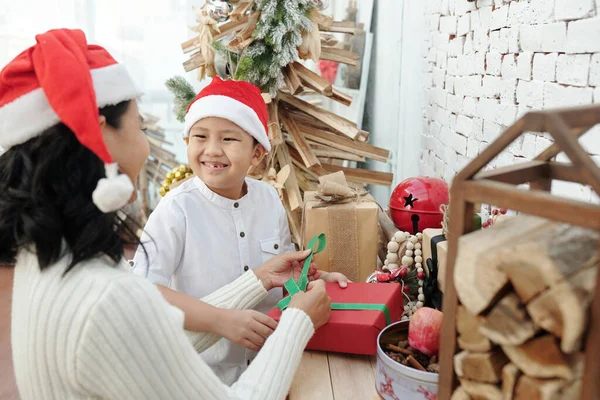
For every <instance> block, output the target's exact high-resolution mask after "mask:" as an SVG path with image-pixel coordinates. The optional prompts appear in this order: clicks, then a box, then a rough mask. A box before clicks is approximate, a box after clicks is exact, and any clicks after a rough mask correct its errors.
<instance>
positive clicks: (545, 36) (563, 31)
mask: <svg viewBox="0 0 600 400" xmlns="http://www.w3.org/2000/svg"><path fill="white" fill-rule="evenodd" d="M598 32H600V29H599V31H598ZM566 45H567V24H566V23H564V22H557V23H554V24H546V25H542V49H541V50H542V51H543V52H544V53H551V52H554V51H556V52H561V51H564V50H565V46H566Z"/></svg>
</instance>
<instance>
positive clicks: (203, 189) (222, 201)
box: [193, 176, 252, 209]
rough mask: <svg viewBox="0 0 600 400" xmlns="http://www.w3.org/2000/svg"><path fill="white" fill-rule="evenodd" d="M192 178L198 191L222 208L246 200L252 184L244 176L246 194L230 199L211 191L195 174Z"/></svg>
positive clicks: (242, 202)
mask: <svg viewBox="0 0 600 400" xmlns="http://www.w3.org/2000/svg"><path fill="white" fill-rule="evenodd" d="M193 179H194V184H195V185H196V187H197V188H198V190H200V193H201V194H202V195H203V196H204V197H206V198H207V199H208V200H209V201H210V202H211V203H214V204H216V205H218V206H219V207H223V208H227V209H230V208H233V207H234V204H235V203H238V204H244V203H245V202H247V201H248V197H249V196H248V195H249V193H250V190H252V189H251V187H252V184H251V183H250V182H249V179H248V178H247V177H246V178H245V182H246V187H247V192H246V194H245V195H244V196H243V197H242V198H241V199H238V200H232V199H228V198H226V197H223V196H221V195H218V194H216V193H215V192H213V191H212V190H210V188H209V187H208V186H206V184H205V183H204V182H203V181H202V180H201V179H200V178H199V177H197V176H196V177H194V178H193Z"/></svg>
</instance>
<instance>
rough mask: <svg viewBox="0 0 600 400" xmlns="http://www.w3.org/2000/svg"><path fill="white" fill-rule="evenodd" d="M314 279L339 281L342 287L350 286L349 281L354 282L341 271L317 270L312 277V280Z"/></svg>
mask: <svg viewBox="0 0 600 400" xmlns="http://www.w3.org/2000/svg"><path fill="white" fill-rule="evenodd" d="M313 279H322V280H324V281H325V282H337V283H338V284H339V285H340V287H341V288H345V287H348V282H352V281H351V280H350V279H348V278H347V277H346V275H344V274H342V273H341V272H326V271H317V272H315V273H314V275H312V276H311V277H310V280H313Z"/></svg>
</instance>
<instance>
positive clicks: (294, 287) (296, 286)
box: [276, 233, 391, 325]
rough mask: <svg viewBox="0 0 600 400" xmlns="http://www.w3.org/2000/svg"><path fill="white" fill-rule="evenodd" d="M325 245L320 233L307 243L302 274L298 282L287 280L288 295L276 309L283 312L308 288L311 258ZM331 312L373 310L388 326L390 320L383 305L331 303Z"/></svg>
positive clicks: (323, 237)
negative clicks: (306, 255)
mask: <svg viewBox="0 0 600 400" xmlns="http://www.w3.org/2000/svg"><path fill="white" fill-rule="evenodd" d="M326 244H327V240H326V238H325V234H323V233H321V234H320V235H317V236H315V237H313V238H312V239H310V241H309V242H308V246H307V249H308V250H310V254H309V255H308V257H306V259H305V260H304V265H303V266H302V272H301V273H300V277H299V278H298V281H295V280H294V279H293V278H292V279H290V280H288V281H287V282H286V283H285V284H284V285H283V286H284V287H285V289H286V290H287V291H288V293H289V294H290V295H289V296H287V297H285V298H283V299H281V300H280V301H279V302H278V303H277V305H276V307H277V308H279V309H280V310H281V311H283V310H285V309H286V308H287V306H288V305H289V304H290V301H291V300H292V296H294V295H295V294H296V293H299V292H305V291H306V287H307V286H308V270H309V268H310V264H311V262H312V258H313V256H314V255H315V254H318V253H320V252H321V251H323V249H325V245H326ZM331 309H332V310H375V311H381V312H382V313H383V315H384V316H385V323H386V325H389V324H390V323H391V318H390V310H389V309H388V307H387V306H386V305H385V304H369V303H331Z"/></svg>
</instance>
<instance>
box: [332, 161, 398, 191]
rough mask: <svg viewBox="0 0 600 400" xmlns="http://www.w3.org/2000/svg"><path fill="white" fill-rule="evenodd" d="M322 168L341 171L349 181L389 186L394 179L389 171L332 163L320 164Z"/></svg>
mask: <svg viewBox="0 0 600 400" xmlns="http://www.w3.org/2000/svg"><path fill="white" fill-rule="evenodd" d="M322 166H323V169H324V170H325V171H327V172H328V173H330V174H332V173H334V172H339V171H343V172H344V175H346V179H347V180H348V181H349V182H356V183H365V184H368V185H381V186H391V185H392V182H393V180H394V174H391V173H389V172H378V171H369V170H366V169H361V168H346V167H339V166H337V165H333V164H322Z"/></svg>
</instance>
